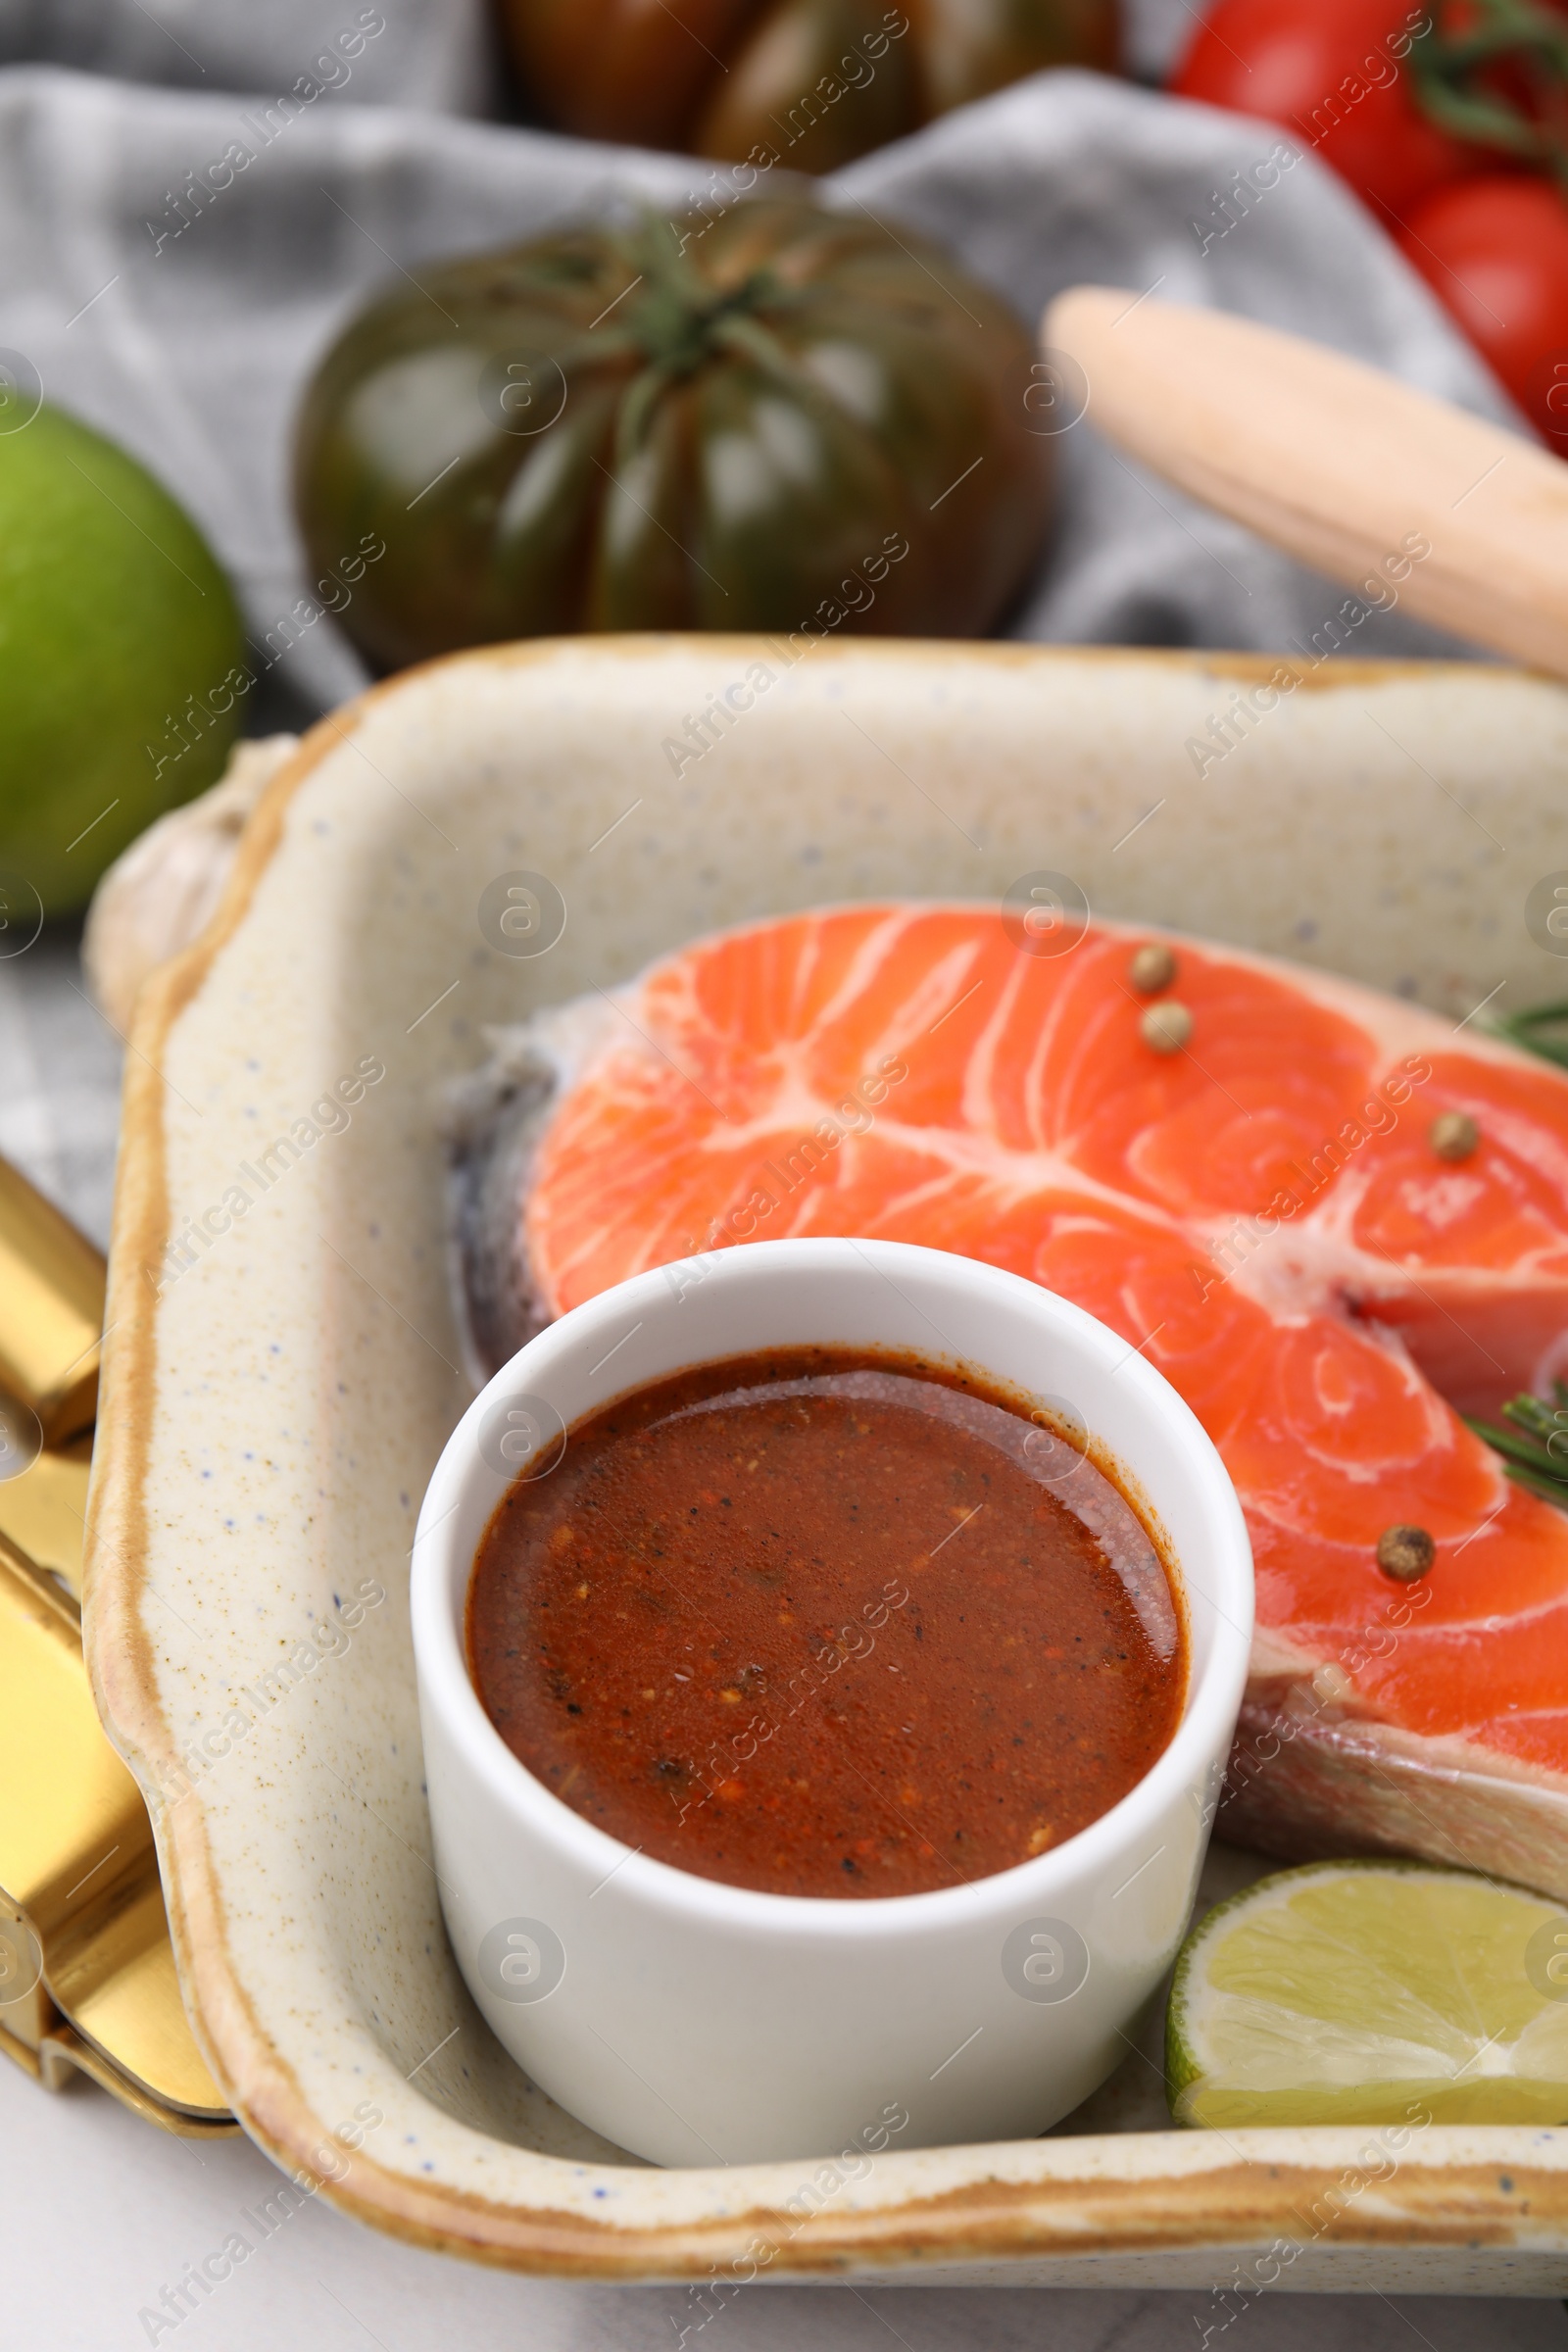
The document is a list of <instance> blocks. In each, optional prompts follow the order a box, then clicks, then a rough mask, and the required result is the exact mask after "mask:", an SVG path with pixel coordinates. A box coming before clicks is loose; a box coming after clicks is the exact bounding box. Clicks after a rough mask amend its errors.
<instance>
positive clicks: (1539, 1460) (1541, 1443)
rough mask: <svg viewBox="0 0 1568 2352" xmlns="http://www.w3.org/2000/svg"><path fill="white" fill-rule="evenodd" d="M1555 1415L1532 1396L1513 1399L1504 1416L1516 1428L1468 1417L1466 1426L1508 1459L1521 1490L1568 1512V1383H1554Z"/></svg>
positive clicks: (1508, 1468) (1506, 1462)
mask: <svg viewBox="0 0 1568 2352" xmlns="http://www.w3.org/2000/svg"><path fill="white" fill-rule="evenodd" d="M1552 1387H1553V1389H1554V1391H1555V1393H1556V1397H1557V1403H1556V1408H1555V1410H1554V1409H1553V1408H1552V1407H1551V1406H1550V1405H1546V1404H1543V1403H1542V1401H1541V1399H1540V1397H1532V1396H1530V1395H1528V1394H1526V1395H1523V1396H1519V1397H1509V1399H1508V1401H1507V1403H1506V1404H1505V1405H1504V1406H1503V1408H1502V1409H1503V1412H1504V1414H1505V1415H1506V1416H1507V1418H1508V1420H1509V1421H1510V1422H1511V1423H1512V1424H1513V1427H1512V1428H1511V1429H1499V1428H1498V1427H1497V1426H1496V1424H1495V1422H1492V1421H1477V1420H1472V1418H1471V1417H1470V1415H1469V1414H1468V1413H1467V1414H1466V1415H1465V1416H1464V1422H1465V1427H1466V1428H1467V1429H1472V1430H1474V1431H1475V1434H1476V1436H1477V1437H1478V1438H1484V1439H1485V1440H1486V1442H1487V1444H1488V1445H1489V1446H1492V1448H1493V1449H1494V1451H1495V1452H1497V1453H1500V1454H1501V1456H1502V1466H1503V1468H1504V1470H1505V1471H1506V1472H1507V1474H1508V1476H1509V1477H1510V1478H1511V1479H1513V1480H1514V1481H1515V1482H1516V1484H1517V1485H1519V1486H1521V1487H1525V1488H1528V1490H1529V1492H1530V1493H1531V1494H1532V1495H1541V1497H1542V1498H1543V1500H1544V1501H1546V1502H1554V1503H1555V1504H1556V1505H1557V1508H1558V1509H1559V1510H1562V1511H1568V1381H1562V1380H1557V1381H1553V1383H1552Z"/></svg>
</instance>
